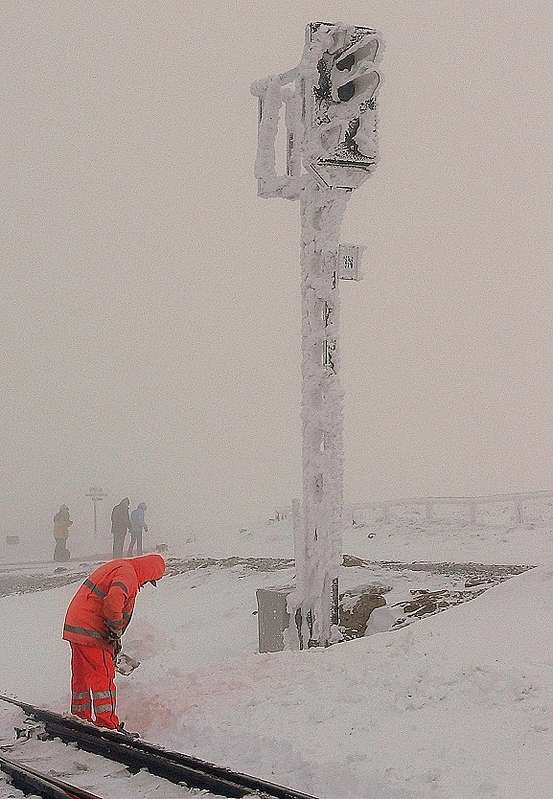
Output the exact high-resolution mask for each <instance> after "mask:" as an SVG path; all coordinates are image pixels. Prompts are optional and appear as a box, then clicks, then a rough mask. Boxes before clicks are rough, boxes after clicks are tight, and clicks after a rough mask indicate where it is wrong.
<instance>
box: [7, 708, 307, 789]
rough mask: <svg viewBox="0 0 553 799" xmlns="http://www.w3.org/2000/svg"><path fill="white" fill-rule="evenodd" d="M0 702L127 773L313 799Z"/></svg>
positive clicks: (205, 786) (71, 720) (56, 716)
mask: <svg viewBox="0 0 553 799" xmlns="http://www.w3.org/2000/svg"><path fill="white" fill-rule="evenodd" d="M0 701H3V702H8V703H10V704H12V705H16V706H17V707H19V708H21V709H22V710H23V711H24V712H25V713H26V714H27V715H28V716H31V717H32V718H34V719H36V720H37V721H40V722H42V723H43V724H44V728H45V731H46V732H47V733H48V734H49V735H52V736H54V737H57V738H61V740H62V741H64V742H72V743H76V744H77V746H78V747H79V749H82V750H84V751H87V752H92V753H93V754H98V755H102V756H103V757H106V758H108V759H109V760H113V761H116V762H119V763H123V764H124V765H125V766H127V767H128V768H130V769H133V770H140V769H147V770H148V771H150V772H151V773H152V774H155V775H157V776H159V777H164V778H165V779H167V780H169V781H170V782H174V783H177V784H181V785H182V784H183V783H184V784H186V785H187V786H188V787H190V788H199V789H202V790H208V791H210V792H212V793H215V794H217V795H219V796H225V797H236V799H241V797H248V796H249V797H252V796H260V795H261V796H262V797H263V799H315V797H313V796H309V795H308V794H305V793H300V792H299V791H295V790H293V789H291V788H286V787H284V786H282V785H276V784H274V783H271V782H267V781H265V780H261V779H258V778H257V777H252V776H250V775H248V774H241V773H239V772H235V771H231V770H230V769H227V768H224V767H221V766H216V765H214V764H213V763H208V762H206V761H204V760H200V759H198V758H195V757H191V756H190V755H185V754H182V753H180V752H171V751H169V750H166V749H163V748H162V747H160V746H156V745H155V744H151V743H147V742H146V741H142V740H139V739H136V738H131V737H129V736H126V735H124V734H121V733H119V732H116V731H114V730H106V729H103V728H102V729H100V728H99V727H96V726H94V725H93V724H87V723H86V722H82V721H80V720H78V719H76V718H73V717H66V716H60V715H59V714H58V713H53V712H51V711H49V710H44V709H42V708H38V707H35V706H34V705H30V704H28V703H26V702H21V701H19V700H18V699H13V698H12V697H9V696H4V695H2V694H0Z"/></svg>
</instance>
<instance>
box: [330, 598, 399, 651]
mask: <svg viewBox="0 0 553 799" xmlns="http://www.w3.org/2000/svg"><path fill="white" fill-rule="evenodd" d="M379 587H380V586H379ZM375 588H377V587H376V586H374V587H373V586H370V587H368V588H367V589H366V590H365V591H359V589H358V588H357V589H352V590H351V591H345V592H344V593H343V594H342V595H341V597H340V604H339V608H338V610H339V618H340V629H341V631H342V633H343V635H344V638H345V639H346V640H351V639H352V638H362V637H363V636H364V635H365V632H366V630H367V624H368V622H369V618H370V615H371V613H372V612H373V610H375V608H381V607H383V606H384V605H385V604H386V600H385V599H384V597H383V596H382V593H377V592H376V590H375ZM380 588H381V587H380ZM385 590H386V589H385ZM388 590H389V589H388Z"/></svg>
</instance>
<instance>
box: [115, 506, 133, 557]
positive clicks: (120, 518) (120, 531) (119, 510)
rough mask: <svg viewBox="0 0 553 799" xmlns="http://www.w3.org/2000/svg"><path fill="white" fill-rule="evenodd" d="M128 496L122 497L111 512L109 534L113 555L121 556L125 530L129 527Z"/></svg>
mask: <svg viewBox="0 0 553 799" xmlns="http://www.w3.org/2000/svg"><path fill="white" fill-rule="evenodd" d="M129 505H130V502H129V498H128V497H125V499H122V500H121V502H120V503H119V505H116V506H115V507H114V509H113V510H112V512H111V534H112V536H113V557H114V558H122V557H123V548H124V546H125V536H126V535H127V530H130V529H131V520H130V519H129Z"/></svg>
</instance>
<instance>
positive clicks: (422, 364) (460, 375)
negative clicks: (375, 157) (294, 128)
mask: <svg viewBox="0 0 553 799" xmlns="http://www.w3.org/2000/svg"><path fill="white" fill-rule="evenodd" d="M0 15H1V27H0V59H1V74H2V116H1V121H0V129H1V144H2V159H1V178H2V187H3V189H2V195H1V199H0V234H1V238H0V260H1V270H2V281H1V287H2V297H1V300H0V302H1V307H0V329H1V333H2V337H1V339H2V343H3V347H2V350H3V358H2V361H3V363H2V372H1V381H2V392H1V397H2V401H1V405H0V417H1V442H0V443H1V451H2V475H1V491H2V499H3V503H2V527H1V530H0V533H1V534H2V535H5V534H9V533H11V534H20V535H25V534H32V535H45V536H46V535H51V517H52V515H53V513H54V512H55V511H56V510H57V508H58V506H59V505H60V503H62V502H66V503H67V504H68V505H69V506H70V508H71V510H72V513H73V517H74V519H75V522H76V523H75V528H74V529H75V530H76V531H77V530H78V531H80V534H82V535H87V534H89V531H90V527H91V508H90V505H89V500H87V499H86V498H85V497H84V494H85V493H86V492H87V491H88V488H89V487H90V486H91V485H92V484H93V483H99V484H100V485H101V486H102V487H103V488H104V490H105V491H106V492H108V494H109V496H108V498H107V500H106V501H105V503H104V507H103V511H102V517H101V519H102V525H105V523H106V521H105V520H106V516H107V511H109V510H110V509H111V506H112V505H113V504H114V503H115V502H117V501H119V500H120V499H121V498H122V497H123V496H129V497H130V498H131V501H132V502H133V504H134V503H136V502H139V501H142V500H144V501H146V502H147V504H148V506H149V511H150V522H151V525H152V526H153V528H154V529H155V532H156V537H157V538H158V540H159V539H161V538H162V533H163V534H165V533H166V532H167V533H168V534H169V533H171V534H173V535H177V534H179V533H180V532H181V531H182V532H183V533H185V532H186V533H188V532H190V531H195V532H198V534H199V535H202V534H205V535H207V534H208V533H209V531H212V530H213V529H215V528H216V527H217V526H218V525H220V524H223V523H228V524H230V525H231V526H233V525H234V526H241V525H242V524H247V523H248V521H249V520H250V519H251V518H253V517H256V516H260V517H264V516H268V515H269V514H270V513H271V511H272V509H273V507H274V506H277V505H282V504H288V503H289V501H290V500H291V498H292V497H293V496H299V495H300V465H301V460H300V457H301V453H300V443H301V434H300V417H299V411H300V409H299V403H300V360H299V358H300V353H299V347H300V293H299V291H300V289H299V263H298V258H299V256H298V248H299V239H298V237H299V221H298V216H299V209H298V207H297V204H296V203H291V202H286V201H284V200H261V199H258V198H257V196H256V183H255V180H254V178H253V162H254V158H255V147H256V139H257V129H256V108H257V105H256V101H255V98H253V97H251V96H250V93H249V86H250V83H251V82H252V81H253V80H255V79H258V78H262V77H264V76H265V75H268V74H270V73H274V72H281V71H284V70H286V69H289V68H291V67H293V66H295V65H296V64H297V62H298V61H299V58H300V56H301V52H302V48H303V30H304V26H305V24H306V23H307V22H309V21H311V20H325V21H345V22H348V23H353V24H360V25H370V26H373V27H376V28H378V29H379V30H380V31H382V33H383V35H384V38H385V41H386V51H385V56H384V61H383V64H382V71H383V74H384V78H385V80H384V84H383V86H382V89H381V92H380V96H379V119H380V122H379V130H380V154H381V162H380V165H379V168H378V170H377V171H376V172H375V174H374V176H373V177H372V178H371V179H370V180H369V181H368V182H367V183H365V184H364V186H363V187H362V188H361V189H359V190H358V191H357V193H356V194H355V196H354V197H353V199H352V201H351V202H350V204H349V208H348V210H347V212H346V219H345V223H344V226H343V235H342V239H343V240H344V241H351V242H359V243H364V244H366V245H368V246H367V251H366V263H365V279H364V280H363V282H361V283H358V284H353V285H349V284H348V285H342V287H341V289H342V300H343V305H342V322H343V338H342V353H343V356H342V357H343V374H342V382H343V386H344V390H345V396H346V405H345V408H346V431H345V445H346V485H345V489H346V499H347V500H349V501H361V500H369V499H383V498H392V497H400V496H414V495H429V494H433V495H440V494H458V495H467V494H477V493H488V492H495V491H509V490H513V491H518V490H534V489H536V490H537V489H545V488H551V486H552V463H551V460H552V458H551V453H552V451H553V426H552V424H551V410H550V405H551V396H552V394H553V377H552V370H551V363H552V355H553V352H552V349H553V347H552V342H551V316H552V309H553V308H552V306H553V294H552V291H551V289H552V283H553V278H552V273H551V261H552V258H551V256H552V245H553V232H552V231H553V228H552V224H551V174H550V173H551V166H550V164H551V130H552V127H553V125H552V122H553V119H552V117H553V102H552V100H553V96H552V95H553V89H552V83H551V62H550V43H551V40H552V39H553V12H552V10H551V6H550V4H548V3H546V2H536V1H535V0H534V1H532V0H530V1H529V2H527V3H526V4H524V5H519V4H514V3H511V2H501V1H499V0H494V2H484V3H483V2H482V0H478V2H477V1H476V0H470V1H468V2H463V3H459V2H457V0H441V1H440V2H438V0H434V2H432V1H430V2H428V1H425V2H412V1H411V2H407V0H403V2H401V1H400V2H394V3H390V2H389V0H386V1H384V0H375V1H374V2H371V3H366V2H348V3H332V2H329V3H314V2H313V3H312V2H301V0H299V1H298V0H295V1H294V2H279V3H274V4H273V3H264V2H259V3H255V4H254V3H249V2H224V3H223V2H220V3H219V2H212V1H210V0H204V2H202V3H199V2H173V1H171V0H163V1H162V2H159V3H151V2H138V1H137V0H132V2H130V1H128V0H122V1H121V0H120V1H119V2H117V3H107V2H106V3H104V2H90V1H89V0H86V2H85V1H84V0H82V1H79V0H77V1H76V2H71V3H58V2H38V3H35V2H25V0H16V1H11V0H5V2H3V3H2V8H1V11H0ZM221 529H222V528H221Z"/></svg>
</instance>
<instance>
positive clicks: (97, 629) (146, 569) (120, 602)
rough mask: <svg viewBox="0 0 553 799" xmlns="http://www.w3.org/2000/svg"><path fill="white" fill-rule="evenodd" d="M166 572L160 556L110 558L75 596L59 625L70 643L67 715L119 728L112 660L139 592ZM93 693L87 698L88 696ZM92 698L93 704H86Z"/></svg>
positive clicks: (122, 729)
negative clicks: (68, 707)
mask: <svg viewBox="0 0 553 799" xmlns="http://www.w3.org/2000/svg"><path fill="white" fill-rule="evenodd" d="M164 572H165V561H164V560H163V558H162V557H161V555H144V556H143V557H142V558H131V559H130V560H126V559H123V560H109V561H108V562H107V563H104V564H103V565H102V566H100V567H99V568H97V569H95V570H94V571H93V572H92V574H90V575H89V576H88V577H87V579H86V580H85V581H84V583H83V584H82V585H81V586H80V588H79V589H78V590H77V593H76V594H75V595H74V597H73V599H72V600H71V603H70V604H69V607H68V608H67V613H66V615H65V623H64V625H63V638H64V639H65V640H66V641H69V643H70V644H71V713H72V714H73V715H74V716H78V717H79V718H81V719H84V720H85V721H92V711H93V710H94V715H95V717H96V718H95V721H94V723H95V724H96V725H97V726H98V727H108V728H109V729H112V730H121V731H123V732H126V730H124V728H123V725H122V724H121V722H120V721H119V719H118V717H117V713H116V708H115V682H114V677H115V662H114V661H115V658H116V657H117V655H118V654H119V652H120V651H121V636H122V635H123V633H124V632H125V630H126V628H127V626H128V624H129V622H130V620H131V616H132V612H133V609H134V601H135V599H136V595H137V594H138V591H139V590H140V589H141V588H142V586H143V585H145V584H146V583H153V585H155V584H156V580H160V579H161V578H162V577H163V574H164ZM91 694H92V698H91ZM91 699H92V701H91Z"/></svg>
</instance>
